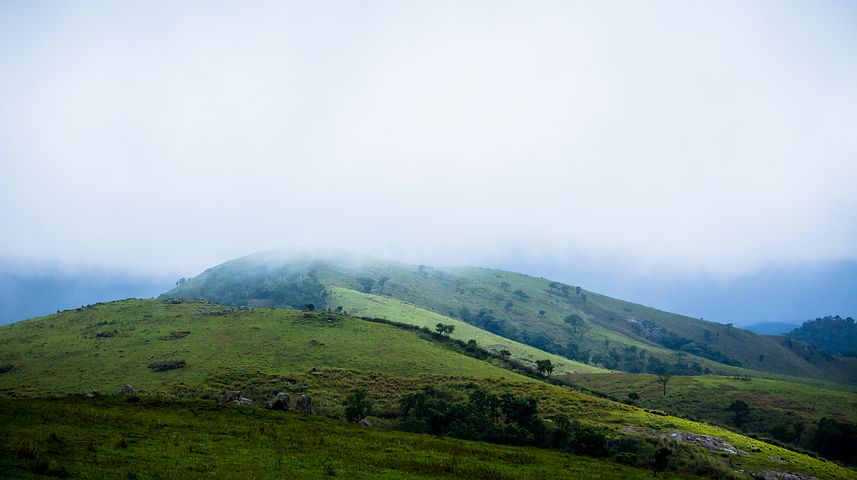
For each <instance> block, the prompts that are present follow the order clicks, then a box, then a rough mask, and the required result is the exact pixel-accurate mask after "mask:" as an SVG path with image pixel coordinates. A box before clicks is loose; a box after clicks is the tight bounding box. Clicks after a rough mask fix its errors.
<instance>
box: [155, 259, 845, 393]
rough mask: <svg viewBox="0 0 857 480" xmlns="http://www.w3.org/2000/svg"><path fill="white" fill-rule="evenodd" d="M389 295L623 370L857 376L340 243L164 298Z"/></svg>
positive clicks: (509, 282) (604, 300)
mask: <svg viewBox="0 0 857 480" xmlns="http://www.w3.org/2000/svg"><path fill="white" fill-rule="evenodd" d="M337 288H338V289H347V290H352V291H356V292H363V293H367V294H373V295H380V296H385V297H391V298H394V299H397V300H400V301H403V302H407V303H409V304H411V305H414V306H417V307H420V308H423V309H426V310H430V311H432V312H434V313H437V314H440V315H444V316H447V317H450V318H457V319H459V320H461V321H463V322H466V323H468V324H470V325H473V326H475V327H478V328H480V329H482V330H486V331H488V332H491V333H494V334H497V335H499V336H502V337H505V338H508V339H512V340H516V341H518V342H520V343H524V344H527V345H530V346H533V347H536V348H538V349H540V350H543V351H545V352H549V353H552V354H555V355H560V356H563V357H565V358H567V359H571V360H577V361H579V362H581V363H585V364H589V365H593V366H597V367H600V368H606V369H611V370H624V371H628V372H649V373H673V374H700V373H717V374H724V375H733V374H742V373H747V372H746V370H745V369H751V370H758V371H763V372H770V373H775V374H783V375H793V376H801V377H809V378H824V379H829V380H833V381H840V382H857V364H855V363H854V362H852V361H851V360H848V359H841V358H830V357H821V356H815V355H812V354H811V352H808V351H806V350H805V349H803V348H802V347H801V346H800V345H798V346H795V345H793V344H791V343H787V342H785V341H784V339H782V338H775V337H768V336H760V335H757V334H755V333H753V332H749V331H746V330H741V329H738V328H734V327H732V326H730V325H722V324H719V323H715V322H705V321H702V320H698V319H693V318H689V317H685V316H681V315H676V314H672V313H668V312H663V311H659V310H656V309H652V308H648V307H645V306H642V305H637V304H633V303H629V302H624V301H621V300H618V299H614V298H610V297H607V296H604V295H599V294H597V293H595V292H591V291H589V290H586V289H584V288H582V287H579V286H572V285H565V284H562V283H559V282H552V281H550V280H547V279H543V278H534V277H530V276H527V275H522V274H518V273H513V272H505V271H500V270H490V269H484V268H473V267H465V268H449V269H435V268H432V267H428V266H425V265H409V264H404V263H398V262H392V261H387V260H382V259H377V258H371V257H363V256H358V255H353V254H345V253H341V252H334V253H329V252H328V253H322V254H319V253H314V252H313V253H300V252H299V253H284V252H265V253H261V254H255V255H250V256H247V257H242V258H240V259H236V260H232V261H229V262H226V263H224V264H222V265H219V266H216V267H213V268H211V269H208V270H206V271H205V272H203V273H202V274H200V275H198V276H197V277H195V278H192V279H190V280H184V279H183V280H182V281H181V283H180V284H179V285H178V286H177V287H176V288H175V289H173V290H171V291H170V292H168V293H167V294H165V295H164V297H172V296H178V297H185V298H206V299H209V300H212V301H216V302H222V303H226V304H230V305H236V306H237V305H247V306H269V307H270V306H287V307H294V308H303V306H304V305H305V304H307V303H313V304H315V305H318V306H327V307H330V308H334V307H336V306H339V305H334V304H333V303H331V302H332V301H335V298H337V297H335V296H334V297H331V296H330V294H331V292H337V291H338V292H340V293H339V294H338V295H340V297H341V296H342V290H335V289H337Z"/></svg>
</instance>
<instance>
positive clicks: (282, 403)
mask: <svg viewBox="0 0 857 480" xmlns="http://www.w3.org/2000/svg"><path fill="white" fill-rule="evenodd" d="M265 408H267V409H270V410H291V409H292V406H291V404H290V399H289V394H288V393H285V392H280V393H278V394H277V396H276V397H275V398H274V399H273V400H271V401H270V402H266V403H265Z"/></svg>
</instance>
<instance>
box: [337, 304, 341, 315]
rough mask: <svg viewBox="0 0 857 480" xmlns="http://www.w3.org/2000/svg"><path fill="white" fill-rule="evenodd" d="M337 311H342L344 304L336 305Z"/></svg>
mask: <svg viewBox="0 0 857 480" xmlns="http://www.w3.org/2000/svg"><path fill="white" fill-rule="evenodd" d="M336 313H342V305H339V306H337V307H336Z"/></svg>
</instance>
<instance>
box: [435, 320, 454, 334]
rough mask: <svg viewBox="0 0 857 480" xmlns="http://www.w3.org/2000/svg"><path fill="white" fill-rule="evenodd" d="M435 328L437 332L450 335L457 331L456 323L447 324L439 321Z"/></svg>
mask: <svg viewBox="0 0 857 480" xmlns="http://www.w3.org/2000/svg"><path fill="white" fill-rule="evenodd" d="M435 330H437V333H439V334H441V335H446V336H450V335H452V332H454V331H455V325H447V324H445V323H438V324H437V325H436V326H435Z"/></svg>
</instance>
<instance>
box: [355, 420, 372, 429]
mask: <svg viewBox="0 0 857 480" xmlns="http://www.w3.org/2000/svg"><path fill="white" fill-rule="evenodd" d="M357 424H358V425H363V426H364V427H371V426H372V422H370V421H369V420H367V419H365V418H363V419H361V420H360V421H359V422H357Z"/></svg>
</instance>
